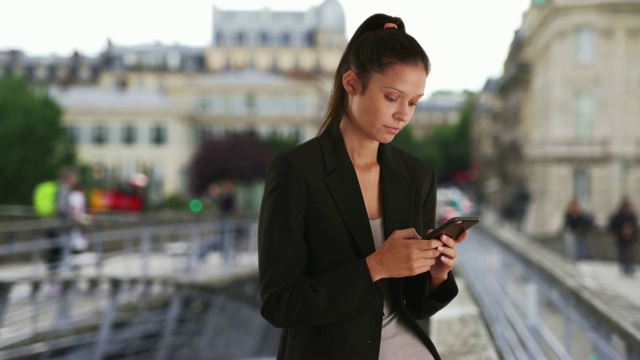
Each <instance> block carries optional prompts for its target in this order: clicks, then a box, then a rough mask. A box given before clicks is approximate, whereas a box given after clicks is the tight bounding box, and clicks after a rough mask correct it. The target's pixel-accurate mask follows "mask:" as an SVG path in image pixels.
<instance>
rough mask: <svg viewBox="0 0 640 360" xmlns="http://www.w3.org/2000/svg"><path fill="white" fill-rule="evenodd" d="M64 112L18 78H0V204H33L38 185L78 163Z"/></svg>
mask: <svg viewBox="0 0 640 360" xmlns="http://www.w3.org/2000/svg"><path fill="white" fill-rule="evenodd" d="M61 115H62V110H61V109H60V107H59V106H58V105H57V104H56V103H55V102H54V101H53V100H52V99H51V98H50V97H49V96H48V95H47V94H46V93H45V92H42V91H35V90H33V89H31V88H29V87H28V85H27V84H26V83H25V81H24V80H23V79H21V78H18V77H4V78H0V154H2V161H0V204H21V205H29V204H31V199H32V195H33V191H34V188H35V186H36V185H37V184H38V183H40V182H42V181H46V180H55V179H57V177H58V172H59V170H60V169H61V168H62V167H63V166H65V165H72V164H74V162H75V159H76V155H75V147H74V144H73V143H72V142H70V141H68V139H67V133H66V129H65V128H64V126H63V124H62V118H61Z"/></svg>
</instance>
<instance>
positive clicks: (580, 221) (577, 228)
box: [562, 198, 594, 261]
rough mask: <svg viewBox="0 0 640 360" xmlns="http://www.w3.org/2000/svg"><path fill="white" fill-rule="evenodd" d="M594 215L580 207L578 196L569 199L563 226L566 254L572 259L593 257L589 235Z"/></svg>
mask: <svg viewBox="0 0 640 360" xmlns="http://www.w3.org/2000/svg"><path fill="white" fill-rule="evenodd" d="M593 225H594V224H593V217H592V216H591V214H589V213H587V212H586V211H584V210H583V209H582V208H581V207H580V202H579V201H578V199H577V198H573V199H571V201H569V206H567V209H566V211H565V214H564V226H563V228H562V230H563V233H562V236H563V239H564V243H565V251H566V255H567V257H568V258H569V259H571V260H574V261H576V260H585V259H589V258H590V257H591V253H590V251H589V244H588V237H589V234H590V233H591V230H592V229H593Z"/></svg>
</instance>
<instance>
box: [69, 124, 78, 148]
mask: <svg viewBox="0 0 640 360" xmlns="http://www.w3.org/2000/svg"><path fill="white" fill-rule="evenodd" d="M67 138H68V139H69V141H71V142H72V143H74V144H79V143H80V128H79V127H77V126H74V125H71V126H67Z"/></svg>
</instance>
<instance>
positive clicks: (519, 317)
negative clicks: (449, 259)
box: [457, 212, 640, 360]
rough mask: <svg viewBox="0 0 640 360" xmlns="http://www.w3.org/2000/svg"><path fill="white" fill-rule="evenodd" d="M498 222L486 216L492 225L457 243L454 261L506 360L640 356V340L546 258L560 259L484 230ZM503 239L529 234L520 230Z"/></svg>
mask: <svg viewBox="0 0 640 360" xmlns="http://www.w3.org/2000/svg"><path fill="white" fill-rule="evenodd" d="M494 219H495V218H494V217H493V216H492V214H490V213H486V212H485V213H483V223H485V224H486V225H487V226H486V227H484V228H483V227H480V228H478V229H475V228H474V230H473V231H474V232H475V234H474V236H473V237H472V238H470V239H469V241H465V242H464V243H462V244H460V252H461V256H460V257H459V258H458V261H457V263H458V267H459V268H460V269H461V271H462V273H463V275H464V276H465V278H467V280H468V283H469V284H470V286H471V288H472V290H473V293H474V296H475V297H476V299H477V301H478V302H479V304H480V307H481V309H482V312H483V314H484V317H485V319H486V322H487V324H488V327H489V329H490V331H491V333H492V335H493V337H494V339H495V341H496V345H497V347H498V349H499V351H500V352H501V353H502V356H503V358H504V359H518V360H520V359H577V358H585V359H586V358H589V359H611V360H614V359H638V358H640V337H638V336H637V333H633V331H631V332H629V331H626V330H625V329H624V326H623V325H621V324H619V323H617V322H616V321H615V319H614V320H612V319H611V318H610V316H609V315H608V314H607V313H606V312H601V311H598V308H597V305H596V302H597V300H596V299H594V298H589V297H587V296H585V295H584V294H582V293H581V292H580V291H578V290H577V288H578V287H577V286H574V284H573V283H574V282H575V281H574V277H573V276H572V273H571V271H572V265H571V264H566V262H565V261H563V260H562V259H560V260H559V261H558V262H557V264H556V263H554V264H549V263H545V262H544V261H541V260H540V258H541V257H542V258H544V257H547V258H548V257H550V256H553V255H555V254H542V253H541V251H540V249H536V248H530V247H527V248H514V247H512V246H510V245H511V244H507V243H505V242H504V241H502V240H500V239H499V236H496V234H495V233H491V232H488V231H487V230H486V229H489V228H491V227H496V226H497V224H498V223H499V222H498V221H495V220H494ZM505 235H506V237H508V238H511V239H518V238H520V241H522V240H523V239H522V238H524V237H525V236H524V235H523V234H521V233H519V232H517V231H515V230H514V231H507V232H506V234H505ZM516 241H517V240H516ZM529 245H532V244H529ZM467 254H472V255H467ZM562 264H564V265H566V266H564V267H561V268H556V269H554V270H555V271H557V272H559V273H560V274H559V275H558V274H556V273H551V272H549V270H548V268H549V267H550V266H558V265H562ZM573 271H575V269H574V270H573Z"/></svg>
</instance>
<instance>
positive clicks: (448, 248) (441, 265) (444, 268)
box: [429, 231, 468, 288]
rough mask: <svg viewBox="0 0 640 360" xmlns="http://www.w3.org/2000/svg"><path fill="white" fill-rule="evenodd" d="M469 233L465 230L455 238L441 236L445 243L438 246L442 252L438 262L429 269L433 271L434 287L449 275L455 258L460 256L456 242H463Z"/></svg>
mask: <svg viewBox="0 0 640 360" xmlns="http://www.w3.org/2000/svg"><path fill="white" fill-rule="evenodd" d="M467 235H468V234H467V232H466V231H465V232H464V233H462V234H461V235H460V236H458V238H457V239H455V240H454V239H452V238H450V237H448V236H447V235H442V236H441V237H440V240H441V241H442V242H443V243H444V244H443V245H441V246H438V248H437V250H438V251H439V252H440V256H438V258H437V259H436V263H435V264H434V265H432V266H431V270H429V271H430V272H431V281H432V284H431V285H432V286H431V287H432V288H434V287H437V286H438V285H440V284H441V283H442V282H443V281H445V280H446V279H447V277H449V271H451V269H453V265H454V263H455V259H456V258H457V257H458V250H457V249H456V244H459V243H461V242H463V241H464V240H465V239H466V238H467Z"/></svg>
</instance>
